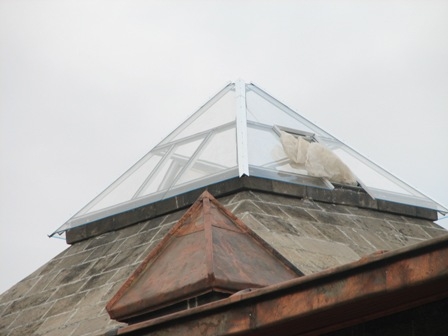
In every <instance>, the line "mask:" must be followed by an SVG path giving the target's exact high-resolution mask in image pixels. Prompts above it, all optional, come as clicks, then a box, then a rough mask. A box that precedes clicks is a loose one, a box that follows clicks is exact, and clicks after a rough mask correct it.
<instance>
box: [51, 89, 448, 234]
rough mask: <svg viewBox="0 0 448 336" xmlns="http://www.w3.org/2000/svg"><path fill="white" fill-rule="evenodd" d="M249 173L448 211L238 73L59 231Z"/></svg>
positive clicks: (58, 231) (57, 231)
mask: <svg viewBox="0 0 448 336" xmlns="http://www.w3.org/2000/svg"><path fill="white" fill-rule="evenodd" d="M282 134H283V136H282ZM285 139H289V140H287V141H289V143H288V144H286V143H285V141H286V140H285ZM285 146H286V147H285ZM294 146H295V147H294ZM291 150H295V151H296V153H292V152H291ZM291 155H292V156H291ZM299 158H300V159H299ZM300 160H302V161H300ZM332 170H333V171H332ZM335 171H338V172H337V173H335ZM341 172H342V173H343V174H346V175H348V176H350V178H349V179H345V178H341V176H340V175H341V174H342V173H341ZM242 175H252V176H258V177H264V178H269V179H276V180H281V181H287V182H290V183H295V184H301V185H308V186H314V187H318V188H325V189H333V188H334V184H335V183H336V184H345V183H348V184H349V185H351V186H355V187H362V188H363V189H365V190H366V192H368V193H369V194H370V195H371V196H372V197H373V198H375V199H382V200H387V201H392V202H397V203H403V204H409V205H415V206H420V207H425V208H429V209H435V210H438V211H440V212H442V213H444V212H447V211H448V210H447V209H445V208H444V207H442V206H441V205H439V204H437V203H436V202H434V201H432V200H431V199H430V198H428V197H426V196H425V195H423V194H421V193H420V192H418V191H417V190H415V189H413V188H411V187H410V186H408V185H407V184H405V183H404V182H402V181H400V180H399V179H398V178H396V177H394V176H393V175H391V174H389V173H388V172H386V171H385V170H384V169H382V168H380V167H378V166H377V165H375V164H374V163H372V162H371V161H369V160H368V159H366V158H365V157H363V156H362V155H360V154H359V153H357V152H356V151H354V150H353V149H351V148H350V147H348V146H346V145H345V144H343V143H342V142H340V141H339V140H337V139H335V138H334V137H333V136H331V135H330V134H328V133H327V132H325V131H324V130H322V129H321V128H319V127H318V126H316V125H314V124H313V123H311V122H310V121H308V120H307V119H305V118H303V117H302V116H300V115H299V114H297V113H296V112H294V111H293V110H291V109H290V108H289V107H287V106H286V105H284V104H282V103H281V102H279V101H278V100H276V99H275V98H273V97H272V96H270V95H269V94H267V93H266V92H265V91H263V90H261V89H260V88H258V87H257V86H255V85H254V84H245V83H244V82H242V81H237V82H236V83H231V84H228V85H227V86H226V87H224V89H222V90H221V91H220V92H218V93H217V94H216V95H215V96H214V97H213V98H212V99H210V100H209V101H208V102H207V103H206V104H205V105H204V106H202V107H201V108H200V109H199V110H198V111H197V112H196V113H194V114H193V115H192V116H191V117H190V118H189V119H187V120H186V121H185V122H184V123H183V124H182V125H181V126H179V127H178V128H177V129H176V130H175V131H173V132H172V133H171V134H170V135H169V136H168V137H167V138H166V139H164V140H163V141H162V142H161V143H160V144H159V145H157V146H156V147H155V148H154V149H153V150H152V151H150V152H149V153H148V154H147V155H146V156H145V157H143V158H142V159H141V160H140V161H139V162H137V164H135V165H134V166H133V167H132V168H131V169H129V170H128V171H127V172H126V173H125V174H123V176H121V177H120V178H119V179H118V180H117V181H115V182H114V183H113V184H112V185H111V186H110V187H108V188H107V189H106V190H105V191H104V192H103V193H101V194H100V195H99V196H98V197H97V198H95V199H94V200H93V201H92V202H90V203H89V204H88V205H87V206H86V207H84V208H83V209H82V210H81V211H79V212H78V213H77V214H76V215H75V216H73V217H72V218H71V219H70V220H68V221H67V222H66V223H65V224H64V225H63V226H61V227H60V228H59V229H58V230H56V231H55V232H54V233H62V232H64V231H66V230H67V229H70V228H72V227H75V226H79V225H84V224H87V223H90V222H92V221H95V220H98V219H101V218H105V217H108V216H111V215H114V214H117V213H120V212H123V211H126V210H130V209H133V208H136V207H138V206H142V205H146V204H150V203H153V202H156V201H158V200H162V199H165V198H168V197H171V196H175V195H179V194H181V193H183V192H186V191H189V190H193V189H197V188H199V187H204V186H207V185H209V184H212V183H216V182H220V181H224V180H227V179H229V178H232V177H238V176H242ZM347 181H349V182H347ZM54 233H53V234H54Z"/></svg>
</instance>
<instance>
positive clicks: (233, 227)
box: [106, 191, 303, 321]
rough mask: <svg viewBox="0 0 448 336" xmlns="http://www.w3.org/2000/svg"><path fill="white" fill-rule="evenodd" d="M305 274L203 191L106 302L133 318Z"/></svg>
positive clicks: (117, 315)
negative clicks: (195, 299)
mask: <svg viewBox="0 0 448 336" xmlns="http://www.w3.org/2000/svg"><path fill="white" fill-rule="evenodd" d="M301 275H303V274H302V273H301V272H300V271H299V270H298V269H297V268H295V267H294V266H293V265H292V264H291V263H290V262H289V261H287V260H286V259H285V258H283V257H282V256H281V255H280V254H279V253H277V252H276V251H275V250H274V249H273V248H272V247H270V246H269V245H268V244H267V243H265V242H264V241H263V240H262V239H260V238H259V237H258V236H257V235H256V234H255V233H254V232H253V231H252V230H250V228H248V227H247V226H246V225H245V224H244V223H243V222H242V221H240V220H239V219H238V218H237V217H236V216H235V215H233V214H232V213H231V212H230V211H228V210H227V209H225V208H224V207H223V206H222V205H221V204H220V203H219V202H218V201H217V200H216V199H215V198H214V197H213V196H212V195H211V194H210V193H208V192H207V191H205V192H204V193H203V194H202V195H201V196H200V197H199V199H198V200H197V201H196V202H195V203H194V204H193V205H192V206H191V208H190V209H189V210H188V211H187V212H186V213H185V215H184V216H183V217H182V218H181V219H180V220H179V222H178V223H177V224H176V225H175V226H174V227H173V228H172V229H171V230H170V231H169V232H168V233H167V235H166V236H165V238H164V239H163V240H162V241H161V242H160V243H159V244H158V245H157V246H156V247H155V248H154V250H152V251H151V253H150V254H149V255H148V256H147V257H146V259H145V260H144V261H143V263H142V264H141V265H140V266H139V267H138V268H137V270H136V271H135V272H134V273H133V274H132V275H131V276H130V277H129V279H128V280H127V281H126V282H125V283H124V285H123V286H122V287H121V288H120V290H119V291H118V292H117V293H116V295H115V296H114V297H113V298H112V299H111V300H110V302H109V303H108V304H107V307H106V308H107V311H108V312H109V315H110V317H111V318H113V319H116V320H118V321H129V320H131V319H135V318H136V317H138V316H142V315H145V314H148V313H149V312H152V311H155V310H159V309H161V308H164V307H167V306H171V305H173V304H176V303H179V302H181V301H183V300H187V299H190V298H193V297H197V296H200V295H203V294H206V293H210V292H220V293H228V294H232V293H235V292H238V291H240V290H243V289H247V288H260V287H264V286H268V285H272V284H276V283H280V282H284V281H287V280H290V279H293V278H296V277H297V276H301Z"/></svg>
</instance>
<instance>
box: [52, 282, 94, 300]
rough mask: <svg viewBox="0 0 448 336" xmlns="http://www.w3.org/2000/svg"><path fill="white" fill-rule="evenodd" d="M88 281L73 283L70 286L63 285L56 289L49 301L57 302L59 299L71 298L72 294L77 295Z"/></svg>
mask: <svg viewBox="0 0 448 336" xmlns="http://www.w3.org/2000/svg"><path fill="white" fill-rule="evenodd" d="M86 281H87V279H83V280H80V281H77V282H73V283H71V284H68V285H64V284H63V285H61V286H59V287H57V288H55V289H54V293H53V294H52V295H51V297H50V298H49V299H48V301H53V300H57V299H59V298H62V297H65V296H69V295H72V294H76V293H78V292H80V291H81V287H83V286H84V285H85V283H86Z"/></svg>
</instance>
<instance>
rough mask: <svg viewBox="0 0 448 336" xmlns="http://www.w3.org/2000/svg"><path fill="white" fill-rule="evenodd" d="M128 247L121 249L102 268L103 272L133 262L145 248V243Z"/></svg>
mask: <svg viewBox="0 0 448 336" xmlns="http://www.w3.org/2000/svg"><path fill="white" fill-rule="evenodd" d="M129 247H130V248H128V249H124V250H121V251H120V253H118V254H117V255H116V256H115V258H114V259H112V260H111V261H110V262H109V264H108V265H107V266H106V268H105V269H104V272H107V271H110V270H114V269H117V268H121V267H123V266H126V265H130V264H133V263H134V262H135V261H136V260H138V258H139V256H140V255H141V254H142V253H143V252H144V251H145V250H146V247H147V246H145V245H139V246H136V247H134V246H132V245H131V246H129Z"/></svg>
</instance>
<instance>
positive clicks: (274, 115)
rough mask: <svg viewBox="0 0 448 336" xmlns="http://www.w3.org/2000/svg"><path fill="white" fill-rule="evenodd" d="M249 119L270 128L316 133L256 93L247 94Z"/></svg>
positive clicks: (249, 92)
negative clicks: (278, 127)
mask: <svg viewBox="0 0 448 336" xmlns="http://www.w3.org/2000/svg"><path fill="white" fill-rule="evenodd" d="M246 99H247V119H248V120H250V121H255V122H258V123H262V124H266V125H269V126H274V125H279V126H285V127H290V128H294V129H297V130H300V131H305V132H309V133H314V132H315V131H314V130H313V129H311V128H309V127H307V126H306V125H305V124H304V123H301V122H300V121H299V120H297V119H296V118H294V117H292V116H291V115H289V114H287V113H286V112H284V111H283V110H281V109H280V108H278V107H277V106H275V105H273V104H272V103H271V102H269V101H268V100H266V99H265V98H263V97H261V96H260V95H258V94H257V93H255V92H254V91H248V92H247V93H246Z"/></svg>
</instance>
